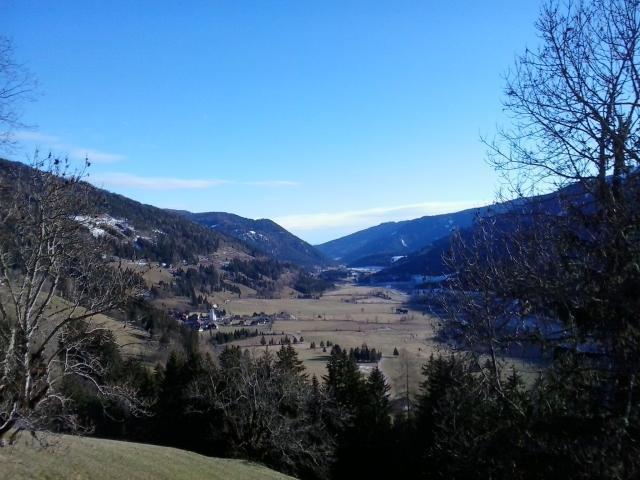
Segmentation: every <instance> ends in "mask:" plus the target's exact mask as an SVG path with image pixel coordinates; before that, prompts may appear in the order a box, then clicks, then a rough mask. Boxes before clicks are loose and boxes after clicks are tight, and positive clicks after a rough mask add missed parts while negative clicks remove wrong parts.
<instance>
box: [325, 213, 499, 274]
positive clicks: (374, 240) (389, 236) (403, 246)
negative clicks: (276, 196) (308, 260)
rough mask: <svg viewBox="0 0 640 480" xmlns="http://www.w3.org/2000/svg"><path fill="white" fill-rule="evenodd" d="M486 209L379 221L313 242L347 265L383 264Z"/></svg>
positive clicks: (445, 234) (467, 223) (468, 222)
mask: <svg viewBox="0 0 640 480" xmlns="http://www.w3.org/2000/svg"><path fill="white" fill-rule="evenodd" d="M488 208H489V207H481V208H473V209H469V210H463V211H460V212H455V213H446V214H442V215H432V216H425V217H421V218H417V219H415V220H404V221H401V222H387V223H382V224H380V225H378V226H375V227H371V228H367V229H365V230H361V231H359V232H356V233H352V234H351V235H347V236H345V237H341V238H338V239H336V240H331V241H330V242H326V243H323V244H321V245H316V248H317V249H318V250H320V251H321V252H323V253H324V254H325V255H327V256H328V257H330V258H332V259H334V260H336V261H339V262H340V263H343V264H346V265H349V266H371V265H376V266H386V265H390V264H391V263H393V260H396V259H394V258H393V257H401V256H405V255H408V254H410V253H412V252H416V251H419V250H421V249H423V248H425V247H427V246H429V245H430V244H432V243H433V242H435V241H437V240H439V239H441V238H443V237H448V236H449V235H450V234H451V232H452V231H453V230H455V229H461V228H467V227H469V226H471V224H472V223H473V219H474V218H475V216H476V215H481V214H482V213H483V212H485V211H486V210H487V209H488Z"/></svg>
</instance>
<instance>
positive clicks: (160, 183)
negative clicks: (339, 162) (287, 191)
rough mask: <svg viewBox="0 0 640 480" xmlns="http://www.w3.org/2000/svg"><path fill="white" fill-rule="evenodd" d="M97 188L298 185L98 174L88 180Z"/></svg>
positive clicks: (198, 187)
mask: <svg viewBox="0 0 640 480" xmlns="http://www.w3.org/2000/svg"><path fill="white" fill-rule="evenodd" d="M89 181H90V182H91V183H93V184H94V185H96V186H98V187H106V188H118V187H120V188H135V189H139V190H200V189H206V188H212V187H219V186H221V185H247V186H254V187H268V188H281V187H292V186H297V185H298V183H296V182H291V181H285V180H274V181H270V180H266V181H262V182H237V181H233V180H221V179H187V178H175V177H145V176H140V175H132V174H129V173H121V172H112V173H99V174H96V175H93V176H91V177H90V178H89Z"/></svg>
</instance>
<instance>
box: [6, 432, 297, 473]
mask: <svg viewBox="0 0 640 480" xmlns="http://www.w3.org/2000/svg"><path fill="white" fill-rule="evenodd" d="M46 442H47V444H48V445H47V447H46V448H43V447H41V446H40V445H39V443H38V442H36V441H35V440H33V439H31V438H30V437H28V436H27V435H22V437H21V438H20V439H19V440H18V442H17V443H16V444H15V445H13V446H7V447H2V448H0V478H2V479H11V480H37V479H42V480H45V479H46V480H54V479H73V480H83V479H87V480H89V479H91V480H102V479H105V480H106V479H122V480H151V479H157V480H161V479H167V480H180V479H184V480H197V479H207V480H227V479H229V480H236V479H237V480H254V479H255V480H263V479H264V480H270V479H273V480H279V479H288V478H289V479H290V478H292V477H288V476H286V475H283V474H281V473H278V472H275V471H273V470H270V469H268V468H266V467H262V466H260V465H256V464H252V463H249V462H245V461H242V460H230V459H223V458H211V457H205V456H202V455H198V454H196V453H191V452H187V451H185V450H178V449H175V448H168V447H158V446H155V445H145V444H140V443H129V442H118V441H114V440H103V439H98V438H87V437H74V436H68V435H48V436H47V437H46Z"/></svg>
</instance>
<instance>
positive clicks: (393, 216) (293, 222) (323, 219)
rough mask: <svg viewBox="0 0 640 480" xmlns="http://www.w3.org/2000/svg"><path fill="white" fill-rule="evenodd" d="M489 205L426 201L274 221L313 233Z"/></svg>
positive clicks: (288, 217) (302, 215)
mask: <svg viewBox="0 0 640 480" xmlns="http://www.w3.org/2000/svg"><path fill="white" fill-rule="evenodd" d="M487 203H488V202H484V203H483V202H424V203H414V204H409V205H398V206H394V207H380V208H369V209H366V210H351V211H345V212H333V213H305V214H299V215H284V216H281V217H277V218H275V219H274V220H275V222H277V223H278V224H280V225H282V226H283V227H284V228H286V229H287V230H291V231H298V232H304V231H314V230H325V229H332V228H349V229H354V230H355V229H358V228H362V227H370V226H373V225H378V224H380V223H383V222H391V221H400V220H408V219H412V218H418V217H422V216H425V215H438V214H441V213H449V212H457V211H460V210H465V209H467V208H474V207H479V206H481V205H486V204H487Z"/></svg>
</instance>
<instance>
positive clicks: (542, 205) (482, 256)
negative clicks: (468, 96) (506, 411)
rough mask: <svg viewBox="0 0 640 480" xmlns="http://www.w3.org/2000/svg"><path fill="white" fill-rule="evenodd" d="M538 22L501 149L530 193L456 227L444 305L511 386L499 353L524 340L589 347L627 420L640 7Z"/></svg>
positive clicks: (634, 301)
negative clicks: (466, 227)
mask: <svg viewBox="0 0 640 480" xmlns="http://www.w3.org/2000/svg"><path fill="white" fill-rule="evenodd" d="M537 29H538V31H539V34H540V39H541V46H540V47H539V48H538V49H536V50H527V51H526V52H525V53H524V54H523V55H522V56H520V57H519V58H518V59H517V61H516V65H515V69H514V70H513V71H512V72H511V73H510V75H509V76H508V78H507V88H506V100H505V105H504V106H505V109H506V111H507V112H509V113H510V114H511V116H512V120H513V124H512V127H511V128H508V129H503V130H501V131H500V132H499V133H498V135H497V137H496V139H495V140H494V141H493V142H491V144H490V161H491V163H492V164H493V165H494V166H495V167H496V168H497V169H498V170H499V171H500V172H502V173H503V174H504V176H505V178H506V179H507V181H508V182H509V183H508V185H509V186H510V187H512V192H511V193H512V194H515V195H516V197H519V198H516V199H515V200H513V201H512V202H511V203H509V204H507V205H499V206H497V207H496V210H495V212H494V214H493V215H492V216H490V217H487V218H483V219H479V221H478V222H477V224H476V227H475V229H474V230H473V231H472V232H466V233H465V232H462V233H461V234H460V235H458V237H457V239H456V241H455V242H454V245H453V248H452V253H451V255H450V257H449V262H450V265H451V266H452V267H453V270H454V271H455V272H456V274H455V276H454V277H452V279H451V280H450V285H451V288H450V290H449V292H448V296H449V298H447V299H446V303H447V304H448V311H449V313H450V317H451V318H452V319H453V325H454V326H455V328H457V330H458V332H457V333H458V334H459V338H462V339H463V340H464V342H465V344H467V345H470V346H471V347H472V348H476V349H477V350H478V352H479V353H480V354H482V355H486V356H487V357H488V358H489V360H490V361H489V362H488V364H484V363H483V364H480V362H478V363H479V368H481V369H485V368H486V372H487V373H488V374H489V376H490V377H492V381H493V383H494V385H495V388H496V389H498V390H499V391H502V386H501V380H502V378H503V377H502V375H501V365H500V361H499V357H501V356H503V355H504V354H506V353H509V350H510V349H511V348H512V347H513V346H514V345H515V346H518V345H523V344H525V343H531V342H537V343H538V344H544V343H546V344H547V345H548V344H551V347H553V346H554V345H555V346H558V347H562V348H572V349H573V351H574V352H578V350H579V349H580V348H582V349H583V350H584V349H588V350H591V351H595V352H597V353H596V355H597V356H598V357H599V358H600V360H599V361H596V362H592V363H591V364H590V365H586V364H585V365H583V367H585V368H593V369H597V370H598V372H599V376H598V378H599V379H600V380H599V381H602V382H604V384H601V385H600V386H599V387H598V388H600V389H601V390H602V391H605V392H607V393H606V397H607V399H606V401H605V402H603V403H602V405H606V406H607V408H608V409H609V410H610V411H611V412H613V413H614V414H615V415H617V416H618V417H619V418H624V419H626V420H628V419H629V418H630V415H631V413H632V410H633V408H635V407H634V405H635V404H634V403H633V398H634V395H635V394H634V393H633V392H634V391H635V389H636V384H637V381H636V377H637V373H636V372H637V371H638V368H640V363H639V362H640V335H639V334H638V322H639V321H640V319H639V317H638V311H640V310H639V308H640V305H639V303H638V302H639V301H638V295H637V293H634V292H637V291H638V288H640V276H639V275H638V269H637V265H638V262H639V261H640V221H639V219H640V209H639V207H638V205H639V202H638V199H639V198H640V197H639V192H640V185H639V183H640V181H639V175H638V174H639V172H638V167H639V166H640V160H639V157H638V147H639V146H640V144H639V142H640V124H639V122H640V116H639V109H640V73H639V71H638V60H639V50H638V49H639V44H638V41H639V40H640V3H639V2H638V1H637V0H589V1H587V0H585V1H575V2H573V1H568V2H563V3H562V4H560V3H559V2H557V1H550V2H548V3H547V4H546V5H545V6H544V7H543V8H542V11H541V14H540V17H539V20H538V23H537ZM559 187H561V188H562V189H561V190H560V191H559V192H557V193H555V194H553V195H550V196H542V197H538V198H536V199H534V200H527V199H524V198H522V196H523V195H525V194H531V193H541V192H548V191H550V190H552V189H556V188H559ZM482 355H478V359H481V358H487V357H483V356H482ZM481 371H484V370H481Z"/></svg>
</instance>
